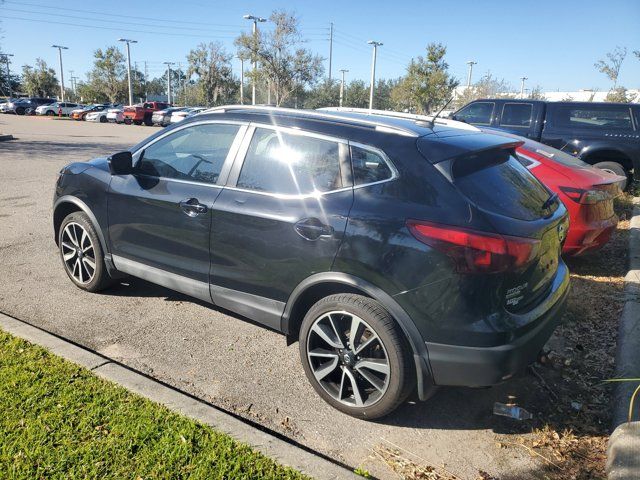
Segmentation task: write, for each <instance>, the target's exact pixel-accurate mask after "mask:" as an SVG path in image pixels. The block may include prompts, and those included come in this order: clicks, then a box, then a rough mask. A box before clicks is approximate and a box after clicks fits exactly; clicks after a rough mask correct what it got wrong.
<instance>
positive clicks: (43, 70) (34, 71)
mask: <svg viewBox="0 0 640 480" xmlns="http://www.w3.org/2000/svg"><path fill="white" fill-rule="evenodd" d="M22 83H23V88H24V90H25V92H26V93H27V94H28V95H30V96H38V97H49V96H54V95H57V94H58V92H59V91H60V84H59V83H58V79H57V78H56V72H55V70H54V69H53V68H50V67H49V66H48V65H47V62H45V61H44V60H43V59H41V58H37V59H36V66H35V68H34V67H31V66H30V65H25V66H24V67H22Z"/></svg>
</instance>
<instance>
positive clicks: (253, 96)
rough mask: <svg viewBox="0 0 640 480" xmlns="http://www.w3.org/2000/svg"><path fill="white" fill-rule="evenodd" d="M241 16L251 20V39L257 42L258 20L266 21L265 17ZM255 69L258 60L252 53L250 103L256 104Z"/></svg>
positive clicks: (256, 68)
mask: <svg viewBox="0 0 640 480" xmlns="http://www.w3.org/2000/svg"><path fill="white" fill-rule="evenodd" d="M242 18H244V19H245V20H252V21H253V29H252V34H253V41H254V42H256V43H257V42H258V22H266V21H267V19H266V18H262V17H256V16H255V15H244V16H243V17H242ZM257 70H258V60H257V58H256V57H255V55H254V56H253V82H252V86H251V105H255V104H256V75H257V73H256V72H257Z"/></svg>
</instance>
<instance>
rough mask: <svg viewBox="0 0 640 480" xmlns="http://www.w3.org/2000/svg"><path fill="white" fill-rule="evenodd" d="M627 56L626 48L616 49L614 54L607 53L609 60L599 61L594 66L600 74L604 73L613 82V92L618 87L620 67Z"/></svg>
mask: <svg viewBox="0 0 640 480" xmlns="http://www.w3.org/2000/svg"><path fill="white" fill-rule="evenodd" d="M626 56H627V48H626V47H622V48H621V47H616V48H615V49H614V50H613V51H612V52H609V53H607V60H599V61H597V62H596V63H594V64H593V66H594V67H596V69H597V70H598V71H599V72H600V73H604V74H605V75H606V76H607V77H608V78H609V80H611V81H612V82H613V90H615V89H616V87H617V86H618V76H619V75H620V67H622V62H624V59H625V58H626Z"/></svg>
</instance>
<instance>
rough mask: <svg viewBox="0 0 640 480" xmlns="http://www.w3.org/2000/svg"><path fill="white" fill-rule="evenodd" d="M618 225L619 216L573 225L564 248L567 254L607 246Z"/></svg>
mask: <svg viewBox="0 0 640 480" xmlns="http://www.w3.org/2000/svg"><path fill="white" fill-rule="evenodd" d="M617 227H618V217H617V216H616V215H613V216H612V217H611V218H608V219H606V220H601V221H598V222H592V223H589V224H586V225H584V226H583V225H572V226H571V227H570V228H569V234H568V235H567V240H566V242H565V244H564V247H563V248H562V253H563V254H565V255H572V256H575V255H582V254H584V253H588V252H593V251H595V250H598V249H600V248H602V247H603V246H605V245H606V244H607V242H608V241H609V239H610V238H611V234H612V233H613V232H614V230H615V229H616V228H617Z"/></svg>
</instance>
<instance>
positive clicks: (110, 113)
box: [107, 108, 124, 123]
mask: <svg viewBox="0 0 640 480" xmlns="http://www.w3.org/2000/svg"><path fill="white" fill-rule="evenodd" d="M107 121H108V122H114V123H124V110H123V109H122V108H109V109H108V110H107Z"/></svg>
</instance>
